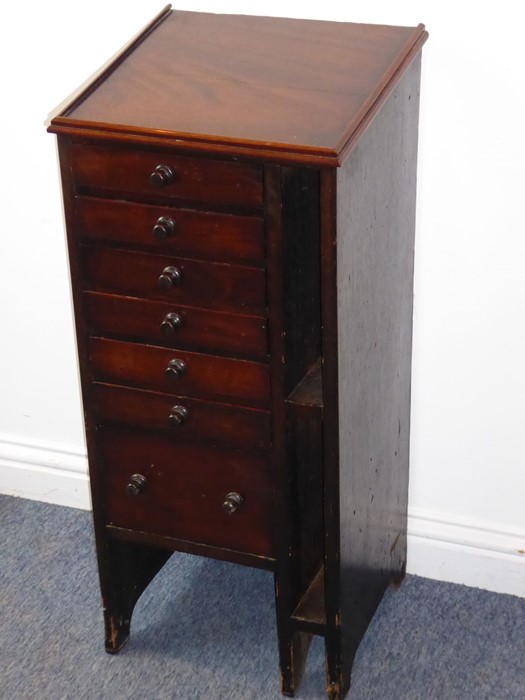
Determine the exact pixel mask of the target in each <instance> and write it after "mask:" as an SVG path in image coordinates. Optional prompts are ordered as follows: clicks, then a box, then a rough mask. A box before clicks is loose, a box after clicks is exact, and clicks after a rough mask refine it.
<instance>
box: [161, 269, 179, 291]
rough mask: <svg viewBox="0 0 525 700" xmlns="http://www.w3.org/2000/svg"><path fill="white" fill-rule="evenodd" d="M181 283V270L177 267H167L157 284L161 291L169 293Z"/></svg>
mask: <svg viewBox="0 0 525 700" xmlns="http://www.w3.org/2000/svg"><path fill="white" fill-rule="evenodd" d="M179 281H180V270H179V269H178V268H177V267H165V268H164V270H162V272H161V274H160V276H159V279H158V280H157V284H158V285H159V287H160V289H162V290H164V291H165V292H167V291H168V290H169V289H171V288H172V287H175V285H177V284H178V283H179Z"/></svg>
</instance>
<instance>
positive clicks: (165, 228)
mask: <svg viewBox="0 0 525 700" xmlns="http://www.w3.org/2000/svg"><path fill="white" fill-rule="evenodd" d="M175 228H176V223H175V221H174V220H173V219H172V218H171V217H170V216H160V217H159V218H158V219H157V221H156V222H155V225H154V226H153V229H152V232H153V235H154V236H155V237H156V238H158V239H159V240H161V241H163V240H164V239H165V238H168V237H169V236H173V234H174V233H175Z"/></svg>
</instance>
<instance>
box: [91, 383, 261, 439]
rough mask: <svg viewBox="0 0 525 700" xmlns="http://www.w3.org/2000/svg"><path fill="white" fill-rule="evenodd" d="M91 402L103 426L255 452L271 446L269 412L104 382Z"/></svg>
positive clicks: (95, 387)
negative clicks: (125, 427)
mask: <svg viewBox="0 0 525 700" xmlns="http://www.w3.org/2000/svg"><path fill="white" fill-rule="evenodd" d="M90 400H91V404H90V405H91V408H92V411H93V415H94V417H95V419H96V421H97V422H98V423H102V424H113V425H130V426H131V425H132V426H137V427H141V428H146V429H148V428H152V429H157V430H164V431H168V432H169V433H170V434H171V435H172V437H173V439H174V440H177V441H181V442H186V441H197V442H199V443H200V444H203V445H210V446H214V445H223V446H224V445H225V446H231V447H235V448H239V449H249V450H251V449H253V450H267V449H268V448H269V447H270V440H271V437H270V414H269V413H268V412H267V411H262V410H257V409H255V408H240V407H238V406H231V405H229V404H223V403H211V402H209V401H199V400H197V399H193V398H188V397H186V396H180V395H175V394H172V395H167V394H160V393H156V392H153V391H144V390H142V389H131V388H128V387H122V386H113V385H111V384H103V383H98V382H95V383H93V384H92V385H91V387H90Z"/></svg>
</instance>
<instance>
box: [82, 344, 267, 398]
mask: <svg viewBox="0 0 525 700" xmlns="http://www.w3.org/2000/svg"><path fill="white" fill-rule="evenodd" d="M89 358H90V362H91V367H92V369H93V375H94V378H95V379H97V380H100V381H103V382H111V383H116V384H126V385H128V384H130V385H134V386H139V387H142V388H145V389H157V390H159V391H164V392H170V393H171V392H172V391H174V392H176V393H177V394H180V395H182V396H190V397H196V398H201V399H210V400H212V401H225V402H227V403H230V402H233V403H240V404H242V405H245V406H260V407H268V405H269V395H270V378H269V369H268V365H265V364H260V363H258V362H248V361H247V360H232V359H231V358H228V357H216V356H213V355H203V354H200V353H195V352H188V351H185V350H178V349H177V350H168V349H166V348H158V347H153V346H151V345H140V344H138V343H126V342H122V341H119V340H107V339H104V338H90V340H89Z"/></svg>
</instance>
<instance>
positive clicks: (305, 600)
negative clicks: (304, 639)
mask: <svg viewBox="0 0 525 700" xmlns="http://www.w3.org/2000/svg"><path fill="white" fill-rule="evenodd" d="M292 623H293V625H294V627H295V628H296V629H297V630H299V631H301V632H312V633H313V634H319V635H321V636H324V633H325V625H326V613H325V606H324V567H322V566H321V568H320V569H319V571H318V572H317V574H316V575H315V577H314V580H313V581H312V583H311V584H310V586H309V587H308V590H307V591H306V593H305V594H304V595H303V597H302V598H301V601H300V602H299V605H298V606H297V607H296V608H295V610H294V613H293V615H292Z"/></svg>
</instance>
